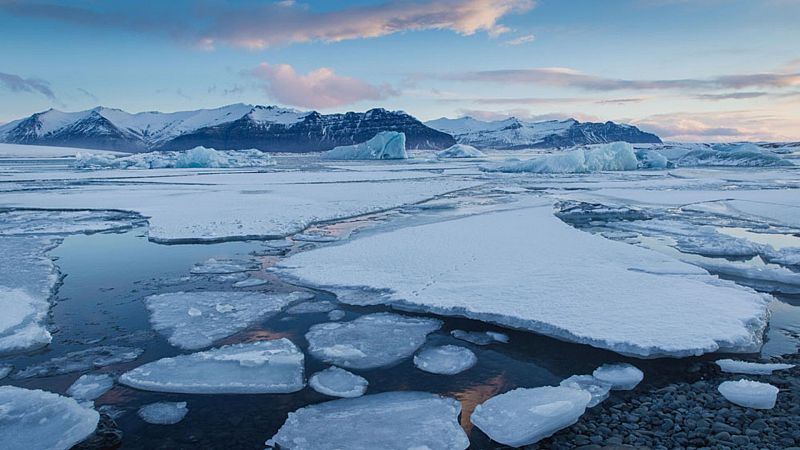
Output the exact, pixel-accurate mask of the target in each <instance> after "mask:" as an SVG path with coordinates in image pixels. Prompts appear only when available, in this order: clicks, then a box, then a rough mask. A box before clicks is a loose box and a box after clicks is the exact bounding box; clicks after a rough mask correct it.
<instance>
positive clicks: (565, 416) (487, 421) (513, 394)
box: [470, 386, 592, 447]
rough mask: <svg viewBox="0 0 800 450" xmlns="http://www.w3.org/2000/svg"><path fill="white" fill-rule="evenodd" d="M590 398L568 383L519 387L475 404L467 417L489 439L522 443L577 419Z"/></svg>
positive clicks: (551, 432) (508, 443)
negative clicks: (568, 385)
mask: <svg viewBox="0 0 800 450" xmlns="http://www.w3.org/2000/svg"><path fill="white" fill-rule="evenodd" d="M591 400H592V396H591V394H589V393H588V392H586V391H584V390H579V389H572V388H569V387H561V386H559V387H552V386H545V387H539V388H533V389H525V388H519V389H514V390H512V391H509V392H506V393H505V394H500V395H496V396H494V397H492V398H490V399H489V400H486V401H485V402H483V403H482V404H480V405H478V406H477V407H476V408H475V411H474V412H473V413H472V416H471V417H470V420H471V421H472V423H473V424H475V426H477V427H478V428H480V429H481V431H483V432H484V433H486V434H487V435H488V436H489V437H490V438H492V440H494V441H496V442H499V443H501V444H505V445H509V446H512V447H521V446H523V445H528V444H533V443H534V442H538V441H540V440H542V439H544V438H546V437H549V436H552V435H553V434H555V433H556V432H557V431H558V430H561V429H562V428H566V427H568V426H570V425H572V424H574V423H576V422H577V421H578V419H579V418H580V417H581V416H582V415H583V413H584V411H586V406H587V405H588V404H589V402H590V401H591Z"/></svg>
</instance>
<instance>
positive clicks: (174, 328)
mask: <svg viewBox="0 0 800 450" xmlns="http://www.w3.org/2000/svg"><path fill="white" fill-rule="evenodd" d="M296 299H297V296H296V295H292V294H264V293H260V292H224V291H211V292H209V291H202V292H173V293H169V294H157V295H151V296H149V297H147V298H145V305H146V306H147V309H148V310H149V311H150V322H151V323H152V324H153V328H154V329H155V330H157V331H159V332H160V333H162V334H164V335H165V336H167V338H168V339H169V342H170V344H172V345H174V346H176V347H180V348H183V349H187V350H197V349H201V348H204V347H208V346H210V345H211V344H213V343H214V341H216V340H219V339H222V338H224V337H227V336H230V335H232V334H234V333H236V332H237V331H241V330H243V329H245V328H247V327H248V326H250V325H251V324H253V323H255V322H256V321H258V320H261V319H265V318H267V317H270V316H272V315H274V314H276V313H278V312H279V311H281V310H282V309H283V308H285V307H286V306H288V305H289V304H291V303H292V302H293V301H295V300H296Z"/></svg>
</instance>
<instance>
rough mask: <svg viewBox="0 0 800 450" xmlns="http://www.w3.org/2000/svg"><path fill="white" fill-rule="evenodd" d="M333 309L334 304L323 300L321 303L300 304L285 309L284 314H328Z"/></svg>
mask: <svg viewBox="0 0 800 450" xmlns="http://www.w3.org/2000/svg"><path fill="white" fill-rule="evenodd" d="M334 309H336V304H334V303H331V302H329V301H325V300H323V301H321V302H306V303H300V304H299V305H295V306H292V307H291V308H289V309H287V310H286V312H287V313H288V314H315V313H326V312H330V311H333V310H334Z"/></svg>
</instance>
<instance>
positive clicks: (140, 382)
mask: <svg viewBox="0 0 800 450" xmlns="http://www.w3.org/2000/svg"><path fill="white" fill-rule="evenodd" d="M303 362H304V357H303V353H302V352H301V351H300V349H298V348H297V346H295V345H294V344H293V343H292V341H290V340H288V339H285V338H284V339H277V340H274V341H258V342H251V343H245V344H233V345H226V346H223V347H219V348H215V349H211V350H206V351H203V352H197V353H191V354H188V355H178V356H174V357H171V358H162V359H159V360H157V361H153V362H150V363H147V364H145V365H142V366H139V367H137V368H135V369H133V370H131V371H129V372H126V373H124V374H122V376H120V378H119V382H120V383H122V384H125V385H127V386H130V387H133V388H136V389H143V390H147V391H158V392H177V393H185V394H267V393H289V392H296V391H299V390H300V389H303V387H304V386H305V380H304V379H303Z"/></svg>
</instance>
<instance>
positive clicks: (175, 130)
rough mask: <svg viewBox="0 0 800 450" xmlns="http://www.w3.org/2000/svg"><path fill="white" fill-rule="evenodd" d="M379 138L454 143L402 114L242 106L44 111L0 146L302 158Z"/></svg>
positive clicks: (12, 127)
mask: <svg viewBox="0 0 800 450" xmlns="http://www.w3.org/2000/svg"><path fill="white" fill-rule="evenodd" d="M380 131H402V132H404V133H406V138H407V143H408V146H409V148H430V149H441V148H447V147H449V146H450V145H453V144H454V143H455V141H454V140H453V138H452V137H451V136H450V135H448V134H446V133H442V132H439V131H436V130H433V129H431V128H429V127H427V126H425V125H423V124H422V122H420V121H418V120H417V119H415V118H414V117H412V116H410V115H408V114H406V113H404V112H402V111H387V110H384V109H372V110H369V111H367V112H364V113H355V112H348V113H345V114H328V115H324V114H320V113H318V112H316V111H297V110H294V109H288V108H280V107H277V106H253V105H246V104H241V103H239V104H233V105H228V106H223V107H221V108H215V109H201V110H195V111H179V112H174V113H161V112H155V111H151V112H141V113H136V114H131V113H128V112H125V111H122V110H119V109H112V108H104V107H97V108H94V109H90V110H86V111H79V112H71V113H65V112H61V111H57V110H54V109H50V110H47V111H44V112H41V113H36V114H33V115H31V116H30V117H27V118H24V119H21V120H18V121H14V122H11V123H8V124H6V125H3V126H1V127H0V142H5V143H14V144H33V145H54V146H63V147H83V148H95V149H110V150H121V151H135V152H138V151H148V150H185V149H189V148H193V147H196V146H205V147H213V148H217V149H249V148H257V149H260V150H264V151H293V152H302V151H321V150H329V149H331V148H333V147H336V146H339V145H349V144H354V143H359V142H364V141H366V140H368V139H370V138H372V137H373V136H375V135H376V134H377V133H378V132H380Z"/></svg>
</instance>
